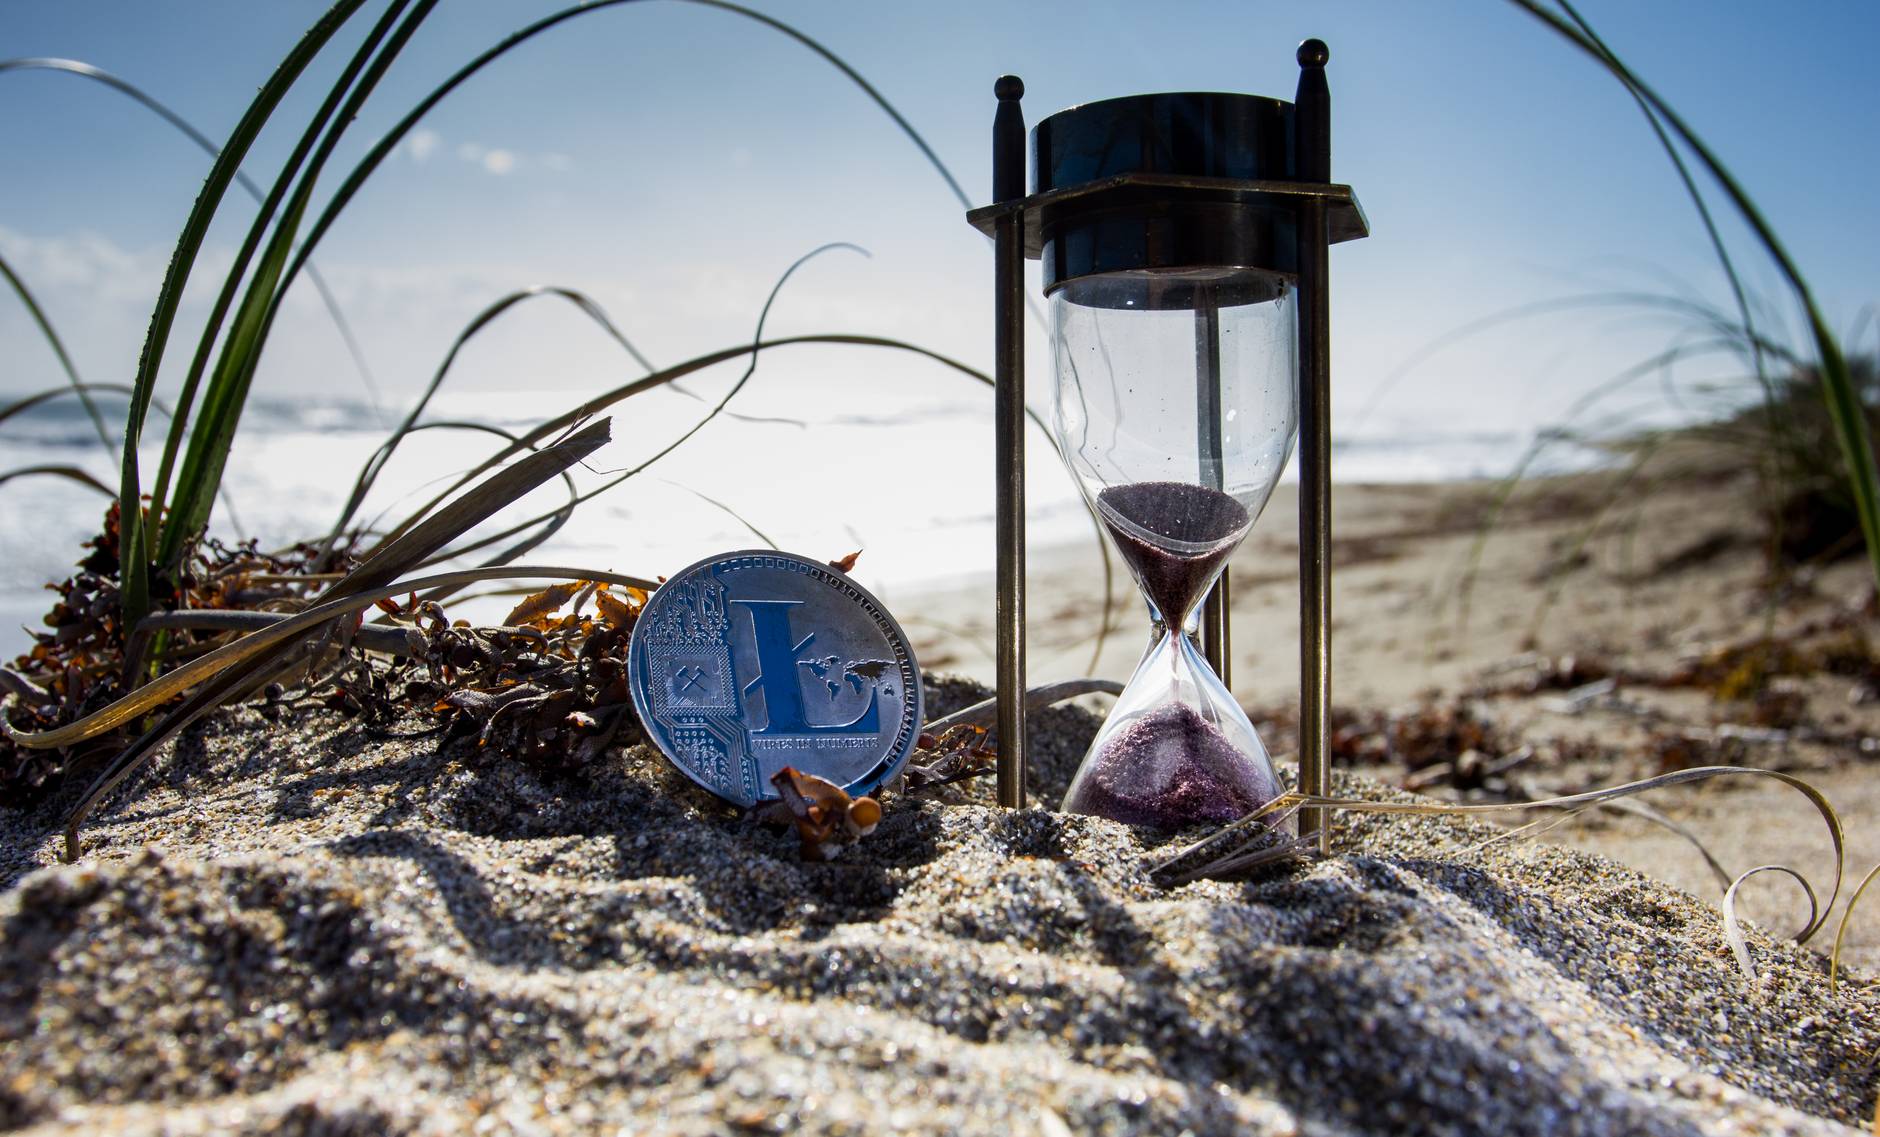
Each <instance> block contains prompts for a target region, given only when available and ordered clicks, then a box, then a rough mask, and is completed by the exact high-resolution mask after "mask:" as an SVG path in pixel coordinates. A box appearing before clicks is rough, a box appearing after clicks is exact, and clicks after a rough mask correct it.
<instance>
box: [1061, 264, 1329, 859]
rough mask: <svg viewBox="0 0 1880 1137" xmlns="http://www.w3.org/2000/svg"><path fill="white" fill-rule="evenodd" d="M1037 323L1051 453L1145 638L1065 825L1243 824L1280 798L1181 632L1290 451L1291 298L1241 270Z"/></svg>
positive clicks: (1076, 302) (1152, 287)
mask: <svg viewBox="0 0 1880 1137" xmlns="http://www.w3.org/2000/svg"><path fill="white" fill-rule="evenodd" d="M1051 315H1052V330H1053V336H1052V340H1053V345H1054V352H1055V356H1056V390H1055V398H1054V400H1053V418H1052V425H1053V429H1054V431H1055V432H1056V434H1057V438H1058V443H1059V448H1060V449H1061V450H1062V452H1063V455H1064V460H1065V462H1066V464H1067V465H1068V466H1069V467H1070V469H1071V472H1072V474H1073V475H1075V477H1076V479H1077V482H1078V485H1079V487H1080V488H1081V489H1082V491H1083V493H1084V495H1085V497H1086V499H1087V500H1088V501H1089V502H1090V505H1091V507H1092V509H1093V510H1095V512H1096V514H1097V516H1098V517H1099V518H1100V519H1101V520H1102V522H1103V525H1104V527H1105V529H1107V530H1108V532H1109V534H1110V537H1111V538H1112V540H1113V541H1114V542H1115V543H1116V547H1117V550H1118V552H1119V553H1121V555H1122V558H1123V560H1124V562H1125V563H1127V564H1128V565H1129V568H1130V571H1131V573H1132V574H1133V575H1134V577H1135V579H1136V583H1137V586H1138V587H1139V588H1140V589H1141V590H1142V593H1143V598H1144V600H1145V601H1146V602H1147V604H1148V606H1149V611H1150V617H1151V621H1152V625H1153V636H1152V642H1151V645H1150V648H1149V651H1148V653H1147V654H1146V655H1144V657H1143V659H1142V661H1141V662H1140V663H1139V664H1138V665H1137V667H1136V671H1135V673H1134V675H1133V676H1132V677H1131V678H1130V681H1129V684H1128V686H1127V687H1126V689H1125V690H1124V692H1123V694H1122V696H1121V697H1120V698H1119V699H1118V700H1117V703H1116V706H1115V707H1114V708H1113V709H1112V710H1111V712H1110V716H1109V718H1108V719H1107V720H1105V722H1104V725H1103V728H1102V729H1101V730H1100V731H1099V732H1098V734H1097V737H1096V739H1095V740H1094V741H1093V742H1092V743H1091V746H1090V751H1089V753H1088V754H1086V755H1085V757H1084V762H1083V765H1082V766H1081V767H1080V768H1079V769H1078V772H1077V776H1076V778H1075V779H1074V780H1073V781H1072V783H1071V787H1070V791H1069V792H1068V793H1067V794H1066V795H1065V798H1064V804H1063V808H1064V809H1065V810H1067V811H1070V812H1076V813H1094V814H1098V815H1100V816H1105V817H1111V818H1114V819H1115V820H1118V821H1125V822H1130V823H1134V824H1145V825H1154V826H1157V827H1161V828H1174V827H1178V826H1181V825H1186V824H1193V823H1197V822H1209V821H1225V820H1231V819H1233V818H1236V817H1240V816H1243V815H1244V814H1246V813H1248V812H1250V811H1252V810H1253V809H1255V808H1257V807H1258V806H1260V805H1262V804H1264V803H1265V802H1266V801H1268V800H1269V799H1271V798H1272V797H1273V796H1275V795H1276V794H1277V793H1278V792H1279V781H1278V778H1277V777H1276V775H1275V774H1274V771H1273V766H1272V761H1271V759H1270V758H1269V757H1268V755H1267V752H1266V748H1265V747H1264V746H1263V745H1262V744H1261V742H1260V739H1259V736H1258V735H1257V734H1256V733H1255V732H1254V729H1253V726H1252V724H1251V723H1249V722H1248V721H1247V716H1246V713H1245V712H1244V711H1242V710H1241V709H1240V705H1239V703H1238V702H1236V701H1235V700H1234V698H1233V696H1232V695H1231V694H1230V693H1229V692H1228V690H1227V688H1226V686H1225V685H1224V684H1222V683H1221V681H1220V679H1219V678H1218V677H1216V676H1215V674H1214V673H1213V671H1212V670H1210V669H1209V667H1208V665H1207V663H1206V661H1205V660H1203V659H1202V658H1201V656H1200V654H1199V653H1198V652H1196V650H1195V647H1194V644H1193V643H1192V642H1191V641H1190V640H1189V638H1188V636H1187V635H1185V634H1182V629H1183V628H1184V627H1186V626H1188V625H1189V624H1190V622H1191V618H1192V617H1193V615H1194V613H1195V610H1196V608H1197V607H1198V606H1199V604H1200V603H1201V601H1202V600H1203V598H1204V597H1205V596H1206V595H1207V593H1208V590H1209V589H1210V588H1211V587H1212V586H1213V584H1214V582H1215V580H1216V579H1217V578H1218V577H1219V576H1220V573H1221V570H1222V568H1224V567H1225V565H1226V563H1227V560H1228V558H1229V557H1230V556H1231V555H1232V553H1233V551H1234V549H1235V548H1237V547H1238V546H1239V545H1240V542H1241V540H1242V539H1243V538H1244V537H1245V536H1246V535H1247V532H1248V530H1249V529H1250V528H1251V527H1252V525H1253V521H1254V519H1255V518H1256V517H1258V516H1259V513H1260V511H1261V510H1262V509H1263V508H1264V507H1265V505H1266V501H1267V498H1268V497H1269V496H1270V495H1271V494H1272V492H1273V487H1274V485H1275V484H1276V483H1277V482H1278V480H1279V475H1280V471H1281V470H1282V469H1283V468H1284V467H1285V464H1286V459H1287V457H1288V456H1289V455H1290V453H1291V450H1292V445H1293V439H1294V435H1295V433H1296V429H1297V425H1298V399H1297V374H1298V364H1297V342H1298V325H1297V319H1298V310H1297V303H1296V296H1295V289H1294V286H1293V283H1292V281H1291V279H1290V278H1288V277H1285V276H1281V275H1278V274H1274V273H1268V272H1261V271H1256V270H1249V269H1222V270H1205V271H1187V272H1158V273H1148V272H1132V273H1111V274H1104V275H1098V276H1090V277H1083V278H1079V279H1076V280H1072V281H1068V282H1066V283H1065V284H1063V285H1062V286H1060V287H1059V288H1058V289H1057V290H1056V291H1055V292H1054V293H1053V294H1052V297H1051Z"/></svg>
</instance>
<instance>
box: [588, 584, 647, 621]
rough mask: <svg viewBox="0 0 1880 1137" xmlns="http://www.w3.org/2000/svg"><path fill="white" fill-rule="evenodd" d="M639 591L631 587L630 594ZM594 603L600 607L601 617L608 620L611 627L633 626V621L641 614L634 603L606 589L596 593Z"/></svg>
mask: <svg viewBox="0 0 1880 1137" xmlns="http://www.w3.org/2000/svg"><path fill="white" fill-rule="evenodd" d="M637 591H639V590H638V589H629V590H628V595H629V596H630V595H632V594H633V593H634V592H637ZM594 603H595V605H596V606H597V607H599V608H600V612H601V619H603V620H606V621H607V626H608V627H611V628H631V627H632V626H633V621H634V620H635V619H636V618H637V617H638V616H639V612H638V610H637V609H636V608H635V607H634V606H633V605H631V604H628V603H627V602H626V601H624V600H621V599H618V598H617V597H615V596H614V594H613V593H611V592H608V591H606V590H605V589H602V590H601V591H599V592H596V593H595V594H594Z"/></svg>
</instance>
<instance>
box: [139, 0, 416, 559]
mask: <svg viewBox="0 0 1880 1137" xmlns="http://www.w3.org/2000/svg"><path fill="white" fill-rule="evenodd" d="M435 5H436V0H418V3H417V4H416V5H415V6H414V7H413V8H412V9H411V11H410V14H409V15H407V16H405V17H404V19H403V20H402V21H399V22H398V23H397V26H396V27H393V26H392V25H393V22H394V21H397V20H398V17H399V16H400V14H401V13H402V11H403V9H404V7H405V0H393V3H392V4H390V5H388V6H387V8H386V11H385V14H384V15H383V16H382V17H381V18H380V20H379V23H378V25H377V26H375V27H374V28H373V30H372V34H370V35H369V36H367V37H366V40H365V42H364V43H362V44H361V45H360V47H359V49H358V51H356V52H355V53H354V55H353V58H352V60H351V61H350V62H349V63H348V65H347V67H346V69H345V70H344V71H343V72H342V73H341V75H340V78H339V80H338V81H337V82H336V83H335V84H334V85H333V86H332V88H331V89H330V90H329V91H328V94H327V98H326V100H325V102H324V103H323V104H322V105H321V107H320V110H319V111H318V112H317V113H316V114H315V115H314V118H313V120H312V121H311V122H310V123H309V125H308V127H307V129H306V130H305V131H304V132H303V133H302V136H301V141H300V145H298V146H297V147H296V148H295V151H294V155H293V156H292V157H291V158H290V159H289V161H288V164H287V166H286V167H285V168H283V170H282V172H281V178H280V179H278V180H277V183H276V188H277V189H279V188H281V186H282V185H283V184H284V183H285V182H286V181H287V180H288V179H289V178H292V179H294V183H295V184H294V189H293V192H292V194H291V196H290V198H289V201H288V204H287V206H286V207H285V208H284V210H283V211H282V215H281V219H280V222H279V223H278V224H277V225H276V226H275V227H274V232H273V235H272V236H271V237H270V239H269V243H268V248H267V251H266V252H265V253H264V254H263V256H262V259H261V264H260V266H259V267H258V269H257V271H256V274H255V277H254V279H253V280H251V281H250V282H249V285H248V289H247V292H246V293H245V294H244V296H243V298H242V304H241V309H240V311H239V312H238V314H237V316H236V320H235V323H234V325H233V326H232V328H231V330H230V333H229V338H228V340H227V342H225V343H224V344H223V346H222V354H221V357H220V359H219V360H218V362H217V365H216V370H215V373H214V375H213V376H212V377H211V379H210V383H209V387H208V389H207V391H206V392H205V393H204V396H203V411H202V418H201V421H200V422H199V423H198V424H197V426H196V428H195V429H193V430H191V431H190V436H189V450H188V453H187V455H186V456H185V457H184V460H183V469H182V473H181V476H180V477H179V479H178V483H177V486H176V496H175V499H174V500H172V501H168V502H166V503H164V504H167V505H168V506H169V515H168V517H166V519H165V521H164V525H163V530H162V533H161V536H160V538H159V541H158V544H157V563H158V565H159V566H160V567H161V568H162V569H164V570H166V571H171V570H174V568H175V567H176V566H177V565H178V564H179V563H180V562H181V559H182V557H183V553H184V549H185V548H186V546H187V544H188V542H189V541H190V540H191V539H193V538H194V537H195V535H196V534H198V533H200V532H201V531H202V529H203V528H204V527H205V526H206V525H207V524H208V520H209V514H210V512H211V510H212V509H213V508H214V505H215V491H216V487H217V486H218V485H219V484H220V482H221V477H222V471H223V470H224V469H225V468H226V466H227V462H228V453H229V450H230V448H231V447H232V446H233V445H234V441H235V433H236V430H237V428H238V427H239V425H240V421H241V413H242V410H243V408H244V407H245V406H246V405H247V399H248V391H249V389H250V386H251V384H252V383H253V379H254V374H255V369H256V367H257V366H258V365H259V363H260V359H261V352H262V349H263V348H264V347H265V345H266V341H267V337H268V332H269V330H270V328H271V327H272V325H273V321H274V317H275V314H276V313H277V312H278V311H279V310H280V303H281V299H282V297H283V295H284V294H285V291H286V287H285V284H284V283H283V281H282V278H281V269H282V266H283V265H284V264H285V263H286V261H287V258H288V256H289V255H290V253H291V252H292V250H293V245H294V238H295V235H296V233H297V232H298V231H299V227H300V221H301V218H302V217H303V216H304V215H305V212H306V209H307V204H308V202H309V200H310V199H311V197H312V194H313V188H314V185H315V183H316V182H317V180H318V178H319V175H320V171H321V169H322V168H323V167H324V166H325V164H326V161H327V159H328V157H330V156H331V154H332V152H333V149H334V148H335V147H336V146H337V145H338V144H339V139H340V137H341V135H343V134H344V132H345V130H346V127H347V126H348V125H349V124H350V123H351V122H352V121H353V119H354V118H355V117H356V116H357V114H358V112H359V108H360V106H361V105H362V104H363V103H364V102H365V100H366V99H367V98H368V97H369V96H370V95H371V93H372V90H373V89H374V88H375V87H376V86H377V84H378V81H379V80H380V79H381V78H383V76H384V74H385V72H386V70H387V69H388V68H389V67H390V66H391V64H392V61H393V60H394V59H396V58H397V56H398V53H399V51H400V50H402V49H403V47H404V45H405V43H406V42H408V41H409V40H410V38H411V36H412V34H413V33H415V32H416V31H417V29H418V26H419V25H420V24H421V23H422V22H423V20H424V18H425V17H426V16H427V15H429V14H430V12H431V10H432V8H433V7H435ZM388 32H389V34H388ZM381 40H382V41H383V46H382V47H381V46H380V44H381ZM316 139H317V141H316ZM309 147H311V153H308V150H309ZM269 196H270V198H272V197H273V196H274V194H272V193H270V195H269ZM265 220H266V218H265V217H263V218H258V219H257V226H259V225H260V224H262V223H264V222H265ZM165 452H166V456H167V455H168V454H169V453H170V450H169V448H167V447H166V451H165ZM158 500H159V501H160V502H162V499H158Z"/></svg>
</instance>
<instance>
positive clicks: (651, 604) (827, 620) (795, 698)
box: [627, 551, 921, 808]
mask: <svg viewBox="0 0 1880 1137" xmlns="http://www.w3.org/2000/svg"><path fill="white" fill-rule="evenodd" d="M627 660H628V676H629V679H630V682H631V685H632V689H633V702H634V706H636V707H637V708H638V709H639V712H640V721H641V722H643V723H644V724H645V726H646V733H647V735H648V736H649V737H651V738H652V740H653V742H654V744H655V745H657V746H658V747H659V748H660V750H661V751H663V752H664V753H665V755H666V757H667V758H669V759H671V760H672V763H673V764H674V765H676V766H678V767H679V769H680V770H682V771H683V772H684V773H685V774H686V776H687V777H689V778H691V779H692V780H693V781H695V782H697V783H698V784H699V785H701V786H704V787H705V788H706V789H708V790H710V791H711V792H713V793H715V794H717V795H718V796H719V797H722V798H724V799H725V800H727V801H731V802H734V803H736V804H738V805H741V806H745V807H747V808H748V807H750V806H752V805H754V804H756V803H757V802H760V801H766V800H774V799H775V798H776V797H777V791H776V790H775V789H774V788H773V787H772V786H771V784H770V779H771V778H772V777H773V776H774V775H775V774H776V773H777V772H778V771H779V770H781V769H783V768H784V767H785V766H794V767H796V769H798V770H800V771H802V772H803V773H806V774H815V775H817V776H818V777H822V778H827V779H828V780H830V781H832V782H834V783H835V784H836V785H839V786H841V787H842V788H843V789H845V790H847V791H848V792H849V793H851V794H864V793H868V792H869V791H871V790H873V789H874V788H875V787H876V786H878V785H880V784H881V783H882V782H884V781H886V780H887V779H889V778H892V777H893V776H894V775H895V774H897V773H899V772H900V769H901V765H902V764H903V763H904V762H906V761H907V756H908V755H909V754H911V753H912V752H913V749H914V739H915V738H916V737H918V735H919V733H920V723H921V686H920V669H919V666H918V665H917V664H916V663H915V661H914V653H913V651H912V649H911V648H909V646H908V643H907V637H906V635H904V634H903V633H902V631H901V628H900V626H899V625H897V624H896V623H895V622H894V618H893V617H892V616H890V615H888V612H887V609H885V608H883V607H882V605H881V602H880V601H878V600H876V599H875V598H874V597H873V596H871V595H869V593H868V592H867V590H865V589H863V588H862V587H861V586H860V585H858V584H856V583H855V582H854V581H852V580H850V579H849V578H848V577H846V576H844V575H843V574H842V573H841V572H838V571H837V570H836V569H834V568H832V567H831V566H829V565H827V564H825V563H823V562H821V561H814V560H810V559H809V558H807V557H799V556H797V555H795V554H793V553H779V552H771V551H761V552H758V551H752V552H738V553H725V554H723V555H720V556H716V557H710V558H708V559H706V560H703V561H700V562H698V563H697V564H695V565H692V566H690V567H688V568H686V569H684V570H682V571H680V572H679V573H678V574H677V575H675V576H673V577H672V578H671V579H669V580H667V581H666V583H664V584H662V585H660V586H659V588H658V589H657V590H655V591H654V593H653V595H652V597H651V599H649V600H648V601H647V604H646V609H645V611H643V612H641V613H640V618H639V620H638V621H637V622H636V623H635V624H634V627H633V638H632V642H631V644H630V646H629V651H628V656H627Z"/></svg>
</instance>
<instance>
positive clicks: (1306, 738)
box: [1293, 39, 1332, 852]
mask: <svg viewBox="0 0 1880 1137" xmlns="http://www.w3.org/2000/svg"><path fill="white" fill-rule="evenodd" d="M1330 57H1331V51H1330V50H1329V49H1328V48H1327V47H1326V46H1325V44H1324V43H1323V42H1322V41H1320V40H1316V39H1309V40H1307V41H1305V42H1304V43H1302V44H1300V45H1299V53H1298V59H1299V91H1298V94H1297V95H1295V96H1294V98H1293V106H1294V107H1295V108H1296V111H1295V114H1296V116H1297V117H1296V118H1295V123H1296V129H1295V131H1294V134H1293V138H1294V142H1293V146H1294V150H1293V159H1294V165H1295V168H1296V170H1297V172H1298V175H1299V177H1300V178H1301V179H1302V180H1305V181H1308V182H1315V183H1320V184H1324V183H1329V182H1330V181H1331V180H1332V127H1331V121H1332V120H1331V105H1332V96H1331V91H1330V89H1329V88H1328V87H1327V85H1326V82H1325V63H1326V61H1327V60H1328V59H1329V58H1330ZM1297 233H1298V237H1297V239H1298V243H1299V788H1300V789H1301V790H1303V791H1305V792H1306V793H1309V794H1318V795H1320V796H1327V795H1329V794H1330V792H1331V788H1332V782H1331V763H1330V760H1329V759H1330V755H1329V754H1328V753H1327V748H1326V739H1327V730H1326V726H1327V718H1328V714H1329V711H1330V710H1331V705H1332V466H1331V449H1332V424H1331V410H1332V408H1331V375H1332V344H1331V328H1330V312H1331V298H1330V294H1329V293H1328V291H1327V288H1328V277H1329V275H1330V268H1329V261H1330V258H1329V256H1328V255H1327V254H1328V248H1327V246H1328V240H1329V238H1328V234H1327V231H1326V209H1325V199H1324V198H1323V197H1317V196H1308V197H1306V198H1305V199H1304V200H1303V201H1302V202H1301V203H1300V206H1299V227H1298V230H1297ZM1313 830H1317V831H1318V833H1319V851H1320V852H1330V851H1331V842H1332V818H1331V814H1330V812H1329V811H1327V810H1321V809H1305V810H1300V811H1299V832H1300V833H1301V834H1306V833H1310V832H1312V831H1313Z"/></svg>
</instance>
